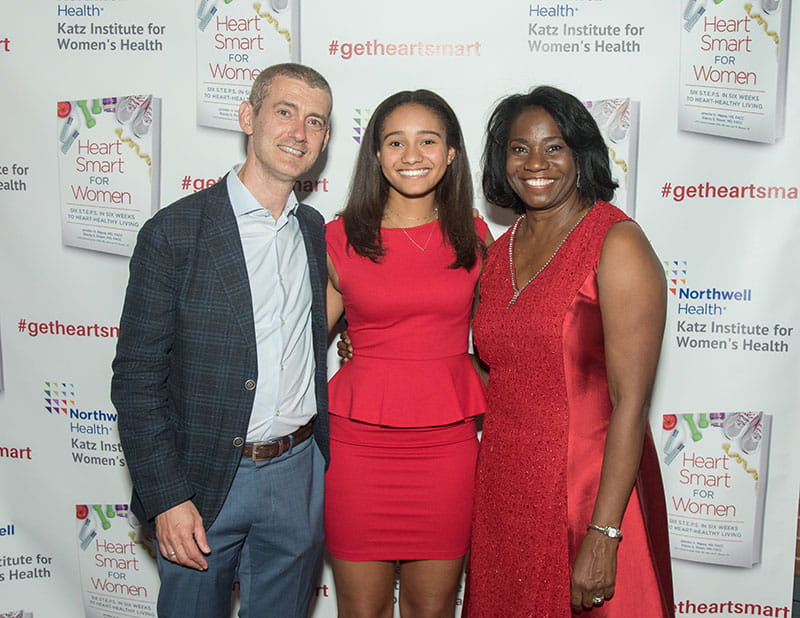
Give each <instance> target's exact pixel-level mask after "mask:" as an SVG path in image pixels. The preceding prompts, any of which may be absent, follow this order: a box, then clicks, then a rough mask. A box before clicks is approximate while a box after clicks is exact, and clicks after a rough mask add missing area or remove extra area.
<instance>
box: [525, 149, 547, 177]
mask: <svg viewBox="0 0 800 618" xmlns="http://www.w3.org/2000/svg"><path fill="white" fill-rule="evenodd" d="M546 167H547V158H546V157H545V156H544V154H543V153H541V152H539V151H538V150H535V149H533V150H531V151H530V152H529V153H528V157H527V158H526V159H525V169H526V170H529V171H531V172H535V171H539V170H543V169H545V168H546Z"/></svg>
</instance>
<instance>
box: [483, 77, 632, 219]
mask: <svg viewBox="0 0 800 618" xmlns="http://www.w3.org/2000/svg"><path fill="white" fill-rule="evenodd" d="M537 107H538V108H541V109H543V110H545V111H546V112H547V113H548V114H550V116H551V117H552V118H553V120H554V121H555V123H556V125H557V126H558V128H559V130H560V131H561V135H562V137H563V138H564V142H566V144H567V146H569V147H570V149H571V150H572V153H573V155H574V156H575V162H576V164H577V166H578V171H579V174H580V182H579V184H578V193H579V195H580V196H581V197H582V198H583V199H584V200H586V201H587V202H588V203H590V204H591V203H594V202H595V201H597V200H598V199H601V200H605V201H607V202H608V201H611V199H612V198H613V197H614V190H615V189H616V188H617V187H618V186H619V185H618V184H617V183H616V182H615V181H614V179H613V178H612V177H611V168H610V166H609V162H608V148H607V147H606V144H605V142H604V141H603V136H602V135H601V134H600V129H599V128H598V127H597V123H596V122H595V120H594V118H592V115H591V114H590V113H589V110H587V109H586V106H584V104H583V103H581V102H580V101H579V100H578V99H577V98H575V97H574V96H572V95H571V94H569V93H568V92H564V91H563V90H559V89H558V88H554V87H552V86H539V87H538V88H534V89H533V90H531V91H530V92H529V93H527V94H514V95H511V96H509V97H506V98H505V99H503V100H502V101H500V103H498V104H497V107H495V109H494V111H493V112H492V116H491V118H489V124H488V126H487V128H486V144H485V145H484V149H483V194H484V196H485V197H486V199H487V200H488V201H489V202H490V203H491V204H494V205H495V206H499V207H501V208H510V209H512V210H513V211H514V212H516V213H518V214H522V213H524V212H525V204H524V203H523V202H522V200H521V199H520V198H519V196H518V195H517V194H516V193H514V191H513V190H512V189H511V186H510V185H509V184H508V180H507V178H506V156H507V154H508V134H509V132H510V130H511V125H513V124H514V122H515V121H516V120H517V118H518V117H519V115H520V114H521V113H522V112H524V111H526V110H528V109H531V108H537Z"/></svg>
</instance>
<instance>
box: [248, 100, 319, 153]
mask: <svg viewBox="0 0 800 618" xmlns="http://www.w3.org/2000/svg"><path fill="white" fill-rule="evenodd" d="M254 116H255V114H253V106H252V105H251V103H250V101H242V102H241V103H240V104H239V127H240V128H241V129H242V131H244V134H245V135H252V134H253V117H254ZM326 143H327V141H326Z"/></svg>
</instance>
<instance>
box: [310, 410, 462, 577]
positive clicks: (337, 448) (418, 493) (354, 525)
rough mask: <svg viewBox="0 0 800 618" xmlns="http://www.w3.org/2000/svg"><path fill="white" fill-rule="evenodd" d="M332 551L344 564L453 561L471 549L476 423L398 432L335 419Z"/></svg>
mask: <svg viewBox="0 0 800 618" xmlns="http://www.w3.org/2000/svg"><path fill="white" fill-rule="evenodd" d="M330 429H331V464H330V467H329V468H328V471H327V473H326V475H325V535H326V543H327V546H328V551H330V553H331V555H333V556H334V557H336V558H339V559H341V560H353V561H362V560H453V559H455V558H460V557H461V556H463V555H465V554H466V553H467V548H468V546H469V531H470V519H471V513H472V490H473V485H474V480H475V463H476V459H477V455H478V440H477V435H476V427H475V421H474V419H469V420H467V421H465V422H463V423H456V424H453V425H446V426H444V427H424V428H395V427H383V426H379V425H369V424H366V423H359V422H357V421H352V420H350V419H347V418H344V417H341V416H334V415H332V414H331V415H330Z"/></svg>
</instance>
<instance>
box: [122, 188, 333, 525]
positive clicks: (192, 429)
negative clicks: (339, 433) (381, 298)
mask: <svg viewBox="0 0 800 618" xmlns="http://www.w3.org/2000/svg"><path fill="white" fill-rule="evenodd" d="M226 187H227V185H226V181H225V180H224V179H223V180H221V181H220V182H218V183H217V184H215V185H213V186H212V187H210V188H208V189H205V190H203V191H200V192H199V193H196V194H194V195H189V196H187V197H184V198H183V199H181V200H179V201H177V202H175V203H174V204H172V205H170V206H168V207H167V208H164V209H162V210H160V211H159V212H158V213H156V214H155V215H154V216H153V217H152V218H151V219H150V220H149V221H147V223H145V224H144V225H143V226H142V229H141V230H140V231H139V235H138V238H137V243H136V248H135V250H134V253H133V256H132V258H131V261H130V278H129V281H128V288H127V292H126V294H125V303H124V306H123V310H122V317H121V319H120V329H119V340H118V342H117V353H116V357H115V358H114V362H113V371H114V375H113V378H112V381H111V400H112V401H113V403H114V406H115V407H116V409H117V413H118V427H119V435H120V441H121V443H122V448H123V450H124V452H125V457H126V460H127V463H128V468H129V471H130V475H131V479H132V481H133V497H132V499H131V508H132V510H133V512H134V514H135V515H136V516H137V517H138V518H139V519H140V520H141V521H142V522H143V523H145V522H151V520H152V519H153V518H154V517H155V516H156V515H157V514H159V513H161V512H163V511H165V510H167V509H169V508H170V507H173V506H175V505H176V504H179V503H180V502H183V501H185V500H189V499H191V500H192V501H193V502H194V503H195V505H196V506H197V509H198V511H199V512H200V514H201V515H202V517H203V522H204V525H205V526H206V528H208V526H210V525H211V523H212V522H213V521H214V519H215V518H216V516H217V514H218V513H219V510H220V508H221V507H222V503H223V502H224V500H225V497H226V496H227V494H228V490H229V488H230V485H231V483H232V481H233V477H234V474H235V473H236V469H237V466H238V465H239V461H240V459H241V450H242V446H241V444H240V442H241V440H237V438H243V437H245V436H246V435H247V425H248V421H249V419H250V413H251V410H252V406H253V399H254V395H255V391H254V390H248V389H247V388H246V387H245V382H246V381H247V380H249V379H253V380H256V379H258V375H257V364H256V344H255V327H254V324H253V311H252V303H251V298H250V285H249V281H248V278H247V270H246V266H245V261H244V253H243V251H242V246H241V242H240V240H239V231H238V227H237V225H236V219H235V216H234V214H233V210H232V208H231V205H230V201H229V198H228V191H227V188H226ZM297 218H298V221H299V223H300V229H301V230H302V233H303V238H304V240H305V245H306V252H307V254H308V260H309V272H310V275H311V290H312V328H313V340H314V356H315V361H316V375H315V387H316V399H317V420H316V423H315V428H314V435H315V439H316V441H317V444H318V445H319V447H320V449H321V450H322V453H323V455H324V456H325V459H326V461H327V460H328V453H329V451H328V416H327V413H328V401H327V399H328V398H327V392H328V390H327V388H328V387H327V371H326V354H327V327H326V314H325V288H326V283H327V277H328V275H327V267H326V258H325V255H326V254H325V229H324V220H323V218H322V215H320V214H319V213H318V212H317V211H316V210H314V209H313V208H311V207H310V206H306V205H304V204H301V205H300V207H299V208H298V210H297Z"/></svg>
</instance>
